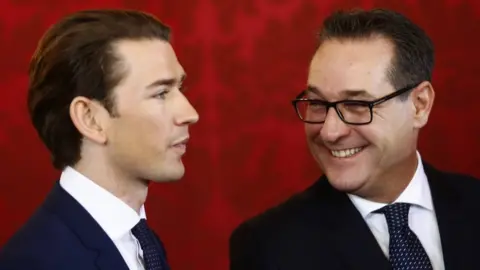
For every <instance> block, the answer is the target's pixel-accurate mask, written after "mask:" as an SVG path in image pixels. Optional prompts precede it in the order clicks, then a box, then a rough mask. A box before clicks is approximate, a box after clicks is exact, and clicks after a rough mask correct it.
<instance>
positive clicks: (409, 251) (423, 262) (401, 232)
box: [377, 203, 433, 270]
mask: <svg viewBox="0 0 480 270" xmlns="http://www.w3.org/2000/svg"><path fill="white" fill-rule="evenodd" d="M409 210H410V204H408V203H394V204H391V205H387V206H385V207H383V208H381V209H380V210H378V211H377V212H380V213H383V214H384V215H385V218H386V219H387V225H388V232H389V234H390V246H389V259H390V263H391V265H392V268H393V270H407V269H408V270H420V269H422V270H423V269H433V268H432V265H431V263H430V259H429V258H428V255H427V253H426V252H425V249H424V248H423V246H422V244H421V243H420V240H418V238H417V236H416V235H415V233H414V232H413V231H412V230H411V229H410V227H409V226H408V211H409Z"/></svg>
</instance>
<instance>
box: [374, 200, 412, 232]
mask: <svg viewBox="0 0 480 270" xmlns="http://www.w3.org/2000/svg"><path fill="white" fill-rule="evenodd" d="M409 210H410V204H408V203H394V204H389V205H387V206H384V207H382V208H381V209H379V210H377V212H380V213H383V214H384V215H385V219H386V220H387V225H388V227H389V228H402V227H406V226H408V211H409Z"/></svg>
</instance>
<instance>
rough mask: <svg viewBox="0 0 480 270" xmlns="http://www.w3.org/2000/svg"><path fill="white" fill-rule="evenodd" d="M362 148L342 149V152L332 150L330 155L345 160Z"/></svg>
mask: <svg viewBox="0 0 480 270" xmlns="http://www.w3.org/2000/svg"><path fill="white" fill-rule="evenodd" d="M362 149H363V148H362V147H357V148H350V149H344V150H338V151H336V150H332V155H333V156H334V157H339V158H346V157H350V156H353V155H354V154H356V153H358V152H360V151H361V150H362Z"/></svg>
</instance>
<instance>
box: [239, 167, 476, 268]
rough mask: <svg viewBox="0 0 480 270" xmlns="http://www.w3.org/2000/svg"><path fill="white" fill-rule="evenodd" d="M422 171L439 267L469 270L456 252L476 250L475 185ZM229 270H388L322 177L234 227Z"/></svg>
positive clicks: (361, 224) (353, 212) (356, 217)
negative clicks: (437, 237) (441, 260)
mask: <svg viewBox="0 0 480 270" xmlns="http://www.w3.org/2000/svg"><path fill="white" fill-rule="evenodd" d="M424 167H425V172H426V174H427V177H428V181H429V184H430V188H431V192H432V198H433V202H434V207H435V211H436V214H437V220H438V223H439V230H440V234H441V238H442V246H443V248H444V253H445V263H446V265H447V266H451V267H449V268H447V269H472V268H470V267H472V265H476V264H475V263H474V262H472V261H469V260H467V259H462V256H461V255H460V250H462V252H463V255H465V254H471V253H472V250H476V249H475V248H472V247H473V245H474V243H472V242H471V241H472V240H471V239H472V238H473V239H475V237H472V236H475V235H478V237H479V238H478V241H480V234H479V233H476V230H475V228H474V227H472V225H471V224H475V226H476V228H478V227H480V217H477V216H476V215H472V214H471V213H473V212H476V211H478V210H480V209H479V208H480V181H479V180H478V179H475V178H474V177H471V176H468V175H462V174H458V173H449V172H442V171H439V170H436V169H435V168H434V167H433V166H431V165H429V164H424ZM469 213H470V214H469ZM469 235H470V240H469V239H468V238H469ZM459 247H461V248H459ZM466 247H469V250H466V249H467V248H466ZM359 248H360V249H361V252H359V250H358V249H359ZM479 252H480V250H479ZM471 258H475V256H474V255H473V254H472V256H471ZM230 269H231V270H243V269H302V270H304V269H365V270H366V269H389V265H388V261H387V260H386V258H385V256H384V254H383V252H382V251H381V248H380V247H379V245H378V243H377V242H376V239H375V238H374V236H373V234H372V233H371V231H370V229H369V228H368V225H367V224H366V223H365V221H364V220H363V218H362V216H361V214H360V213H359V212H358V210H357V209H356V208H355V206H354V205H353V204H352V203H351V201H350V199H349V198H348V196H347V195H346V194H345V193H342V192H339V191H337V190H335V189H334V188H333V187H332V186H331V185H330V184H329V183H328V180H327V179H326V178H325V177H324V176H323V177H321V178H320V179H319V180H318V181H317V182H315V183H314V184H313V185H312V186H310V187H309V188H307V189H306V190H304V191H303V192H300V193H298V194H295V195H293V196H292V197H291V198H289V199H288V200H286V201H285V202H283V203H281V204H279V205H277V206H275V207H272V208H270V209H268V210H266V211H264V212H263V213H260V214H258V215H256V216H254V217H253V218H250V219H249V220H247V221H245V222H243V223H242V224H240V225H239V226H238V227H237V228H236V229H235V230H234V231H233V232H232V234H231V237H230Z"/></svg>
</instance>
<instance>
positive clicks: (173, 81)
mask: <svg viewBox="0 0 480 270" xmlns="http://www.w3.org/2000/svg"><path fill="white" fill-rule="evenodd" d="M186 77H187V75H186V74H182V76H181V77H180V80H177V79H176V78H164V79H158V80H155V81H154V82H152V83H151V84H149V85H148V86H147V89H152V88H157V87H159V86H172V85H174V84H176V83H180V84H182V83H183V81H184V80H185V78H186Z"/></svg>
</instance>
